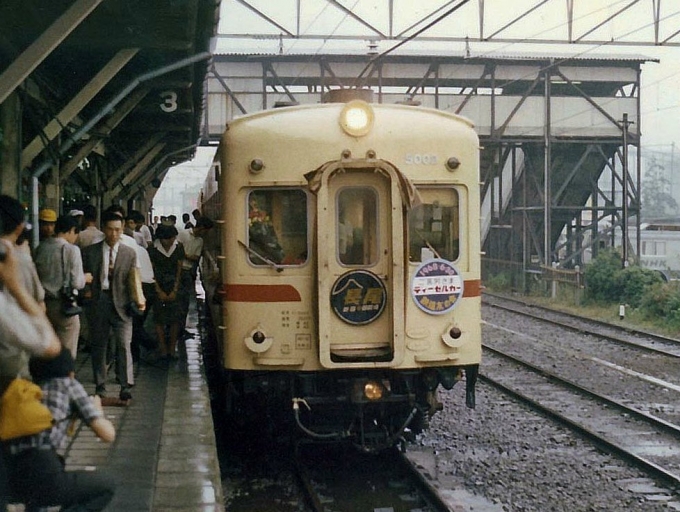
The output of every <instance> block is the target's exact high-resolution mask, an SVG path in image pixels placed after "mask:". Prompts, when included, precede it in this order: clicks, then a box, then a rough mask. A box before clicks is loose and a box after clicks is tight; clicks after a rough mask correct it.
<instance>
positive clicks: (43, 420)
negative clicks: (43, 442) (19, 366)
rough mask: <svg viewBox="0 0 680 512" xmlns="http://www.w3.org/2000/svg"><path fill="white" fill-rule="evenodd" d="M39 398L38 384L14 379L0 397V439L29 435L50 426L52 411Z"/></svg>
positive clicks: (40, 393) (40, 396)
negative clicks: (0, 397)
mask: <svg viewBox="0 0 680 512" xmlns="http://www.w3.org/2000/svg"><path fill="white" fill-rule="evenodd" d="M41 398H42V390H41V389H40V387H39V386H38V385H36V384H34V383H33V382H31V381H28V380H25V379H14V380H13V381H12V382H11V384H10V385H9V387H8V388H7V390H6V391H5V393H4V394H3V395H2V399H0V439H2V440H3V441H6V440H8V439H14V438H16V437H23V436H30V435H33V434H37V433H38V432H42V431H43V430H47V429H48V428H51V427H52V424H53V418H52V413H51V412H50V410H49V409H48V408H47V407H46V406H45V405H44V404H43V403H42V402H41V401H40V399H41Z"/></svg>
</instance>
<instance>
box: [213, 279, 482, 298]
mask: <svg viewBox="0 0 680 512" xmlns="http://www.w3.org/2000/svg"><path fill="white" fill-rule="evenodd" d="M223 293H224V300H227V301H230V302H300V301H301V300H302V298H301V297H300V292H298V291H297V289H296V288H295V287H293V286H290V285H288V284H227V285H224V292H223ZM481 293H482V282H481V281H480V280H479V279H474V280H470V281H465V288H464V291H463V297H479V296H480V295H481Z"/></svg>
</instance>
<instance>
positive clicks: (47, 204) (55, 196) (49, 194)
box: [40, 165, 61, 215]
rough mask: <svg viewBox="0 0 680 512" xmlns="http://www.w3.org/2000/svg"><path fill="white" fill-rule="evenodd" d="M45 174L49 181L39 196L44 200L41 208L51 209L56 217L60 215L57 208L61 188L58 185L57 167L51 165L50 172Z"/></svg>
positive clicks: (59, 204) (59, 202) (59, 203)
mask: <svg viewBox="0 0 680 512" xmlns="http://www.w3.org/2000/svg"><path fill="white" fill-rule="evenodd" d="M47 174H48V175H49V180H48V181H47V184H46V185H45V188H44V190H43V191H42V194H40V195H41V196H42V197H43V198H44V204H43V205H42V206H43V207H44V208H52V209H53V210H54V211H56V212H57V215H59V213H60V210H59V207H60V206H61V186H60V185H59V166H58V165H53V166H52V167H51V168H50V170H49V171H47Z"/></svg>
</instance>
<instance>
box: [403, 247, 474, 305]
mask: <svg viewBox="0 0 680 512" xmlns="http://www.w3.org/2000/svg"><path fill="white" fill-rule="evenodd" d="M462 296H463V278H462V277H461V276H460V274H459V273H458V270H456V267H454V266H453V264H452V263H451V262H450V261H447V260H443V259H432V260H428V261H425V262H423V263H421V264H420V266H419V267H418V269H417V270H416V273H415V274H414V276H413V280H412V281H411V297H413V300H414V301H415V303H416V304H417V305H418V307H419V308H420V309H422V310H423V311H425V313H429V314H431V315H442V314H444V313H448V312H449V311H451V310H452V309H453V308H454V306H455V305H456V304H458V299H460V298H461V297H462Z"/></svg>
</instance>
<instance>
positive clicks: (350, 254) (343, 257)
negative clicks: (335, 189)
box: [336, 187, 378, 266]
mask: <svg viewBox="0 0 680 512" xmlns="http://www.w3.org/2000/svg"><path fill="white" fill-rule="evenodd" d="M337 201H338V204H337V209H336V211H337V215H338V219H337V222H336V225H337V237H338V243H337V247H338V259H339V260H340V263H342V264H343V265H358V266H368V265H373V264H375V262H376V261H377V260H378V234H377V231H378V196H377V194H376V191H375V190H374V189H372V188H368V187H347V188H343V189H342V190H340V192H339V193H338V196H337Z"/></svg>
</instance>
